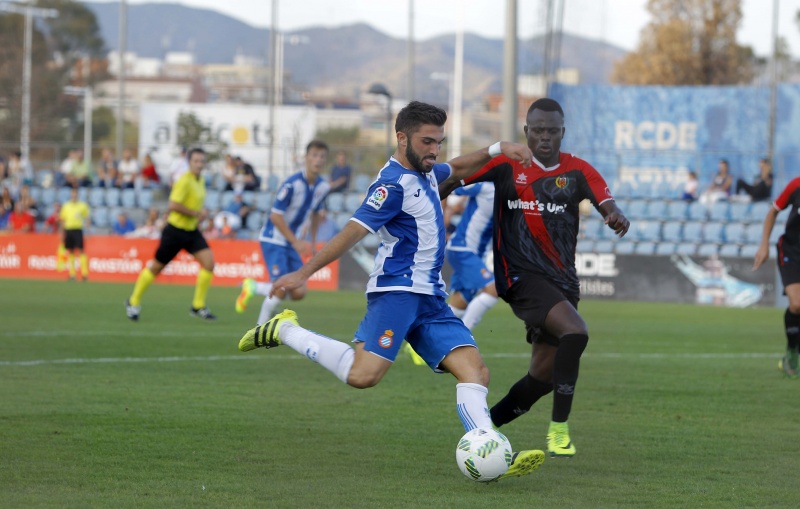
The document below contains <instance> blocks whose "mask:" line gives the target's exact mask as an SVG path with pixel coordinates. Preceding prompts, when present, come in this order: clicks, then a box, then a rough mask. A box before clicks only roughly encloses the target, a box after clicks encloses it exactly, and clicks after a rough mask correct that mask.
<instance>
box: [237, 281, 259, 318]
mask: <svg viewBox="0 0 800 509" xmlns="http://www.w3.org/2000/svg"><path fill="white" fill-rule="evenodd" d="M255 294H256V282H255V281H254V280H252V279H250V278H247V279H245V280H244V281H242V291H241V293H239V296H238V297H237V298H236V312H237V313H244V312H245V310H247V304H248V303H249V302H250V299H252V298H253V295H255Z"/></svg>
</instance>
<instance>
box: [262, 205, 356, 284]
mask: <svg viewBox="0 0 800 509" xmlns="http://www.w3.org/2000/svg"><path fill="white" fill-rule="evenodd" d="M368 233H370V231H369V230H368V229H366V228H365V227H364V226H362V225H361V224H359V223H357V222H356V221H348V222H347V224H346V225H345V226H344V228H342V231H340V232H339V233H337V234H336V236H334V237H333V238H332V239H331V240H330V241H329V242H328V243H327V244H325V245H324V246H323V247H322V249H320V250H319V252H318V253H317V254H315V255H314V256H313V258H311V259H310V260H309V261H308V263H306V264H305V265H303V266H302V267H300V269H298V270H297V271H295V272H290V273H289V274H286V275H284V276H281V277H280V278H278V279H277V280H276V281H275V282H274V283H273V284H272V290H270V297H271V296H272V295H274V293H275V292H276V291H278V290H284V291H291V290H294V289H295V288H299V287H300V286H302V285H303V284H305V282H306V281H307V280H308V278H310V277H311V276H312V275H314V273H315V272H317V271H318V270H320V269H321V268H323V267H324V266H326V265H328V264H329V263H331V262H332V261H334V260H338V259H339V258H340V257H341V256H342V255H343V254H344V253H345V252H347V251H349V250H350V249H351V248H352V247H353V246H355V245H356V244H357V243H358V241H360V240H361V239H363V238H364V237H366V235H367V234H368Z"/></svg>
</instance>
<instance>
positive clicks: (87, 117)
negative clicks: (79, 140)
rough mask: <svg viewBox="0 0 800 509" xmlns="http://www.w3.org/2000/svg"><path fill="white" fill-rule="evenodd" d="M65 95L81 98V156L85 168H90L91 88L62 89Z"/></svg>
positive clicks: (87, 86)
mask: <svg viewBox="0 0 800 509" xmlns="http://www.w3.org/2000/svg"><path fill="white" fill-rule="evenodd" d="M64 93H65V94H67V95H79V96H83V154H84V156H83V157H84V161H86V166H88V167H89V168H91V167H92V88H91V87H90V86H89V85H86V86H85V87H64Z"/></svg>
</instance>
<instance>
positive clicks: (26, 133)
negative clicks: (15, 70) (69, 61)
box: [0, 3, 58, 162]
mask: <svg viewBox="0 0 800 509" xmlns="http://www.w3.org/2000/svg"><path fill="white" fill-rule="evenodd" d="M0 11H6V12H13V13H14V14H22V15H24V16H25V39H24V45H23V54H24V55H23V63H22V112H21V119H20V120H21V126H20V132H19V146H20V147H19V148H20V152H21V153H22V160H23V161H28V162H30V152H31V58H32V53H33V49H32V48H33V17H34V16H38V17H40V18H57V17H58V11H57V10H56V9H40V8H38V7H33V6H30V5H26V6H24V7H23V6H20V5H14V4H7V3H4V4H0Z"/></svg>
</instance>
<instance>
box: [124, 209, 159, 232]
mask: <svg viewBox="0 0 800 509" xmlns="http://www.w3.org/2000/svg"><path fill="white" fill-rule="evenodd" d="M167 213H168V212H167ZM164 225H166V216H164V217H163V218H162V217H161V215H160V214H159V212H158V209H157V208H155V207H152V208H151V209H150V211H149V212H148V214H147V218H146V219H145V220H144V224H143V225H142V226H140V227H138V228H136V229H135V230H134V231H132V232H130V233H128V234H127V235H126V237H138V238H148V239H157V238H159V237H160V236H161V230H163V229H164Z"/></svg>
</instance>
